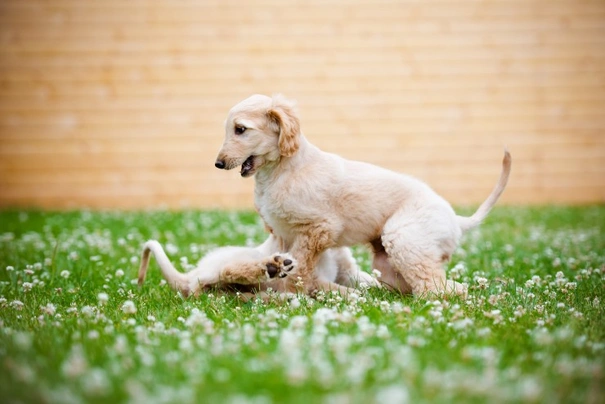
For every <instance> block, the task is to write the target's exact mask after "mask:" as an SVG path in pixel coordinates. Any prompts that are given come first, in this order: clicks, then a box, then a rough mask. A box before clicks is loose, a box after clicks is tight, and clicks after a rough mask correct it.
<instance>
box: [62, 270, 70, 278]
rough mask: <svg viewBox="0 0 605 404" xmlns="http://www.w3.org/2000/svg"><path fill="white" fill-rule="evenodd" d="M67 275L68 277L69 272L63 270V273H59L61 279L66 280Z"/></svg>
mask: <svg viewBox="0 0 605 404" xmlns="http://www.w3.org/2000/svg"><path fill="white" fill-rule="evenodd" d="M69 275H70V274H69V271H67V270H63V271H61V277H62V278H65V279H67V278H69Z"/></svg>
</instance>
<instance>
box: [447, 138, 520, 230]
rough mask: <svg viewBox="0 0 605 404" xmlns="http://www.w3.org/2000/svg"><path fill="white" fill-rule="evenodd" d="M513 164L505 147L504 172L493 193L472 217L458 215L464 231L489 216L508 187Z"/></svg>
mask: <svg viewBox="0 0 605 404" xmlns="http://www.w3.org/2000/svg"><path fill="white" fill-rule="evenodd" d="M511 165H512V158H511V156H510V153H509V152H508V150H506V149H504V158H503V159H502V172H501V173H500V179H499V180H498V183H497V184H496V186H495V187H494V189H493V191H492V193H491V194H490V195H489V196H488V197H487V199H486V200H485V201H484V202H483V203H482V204H481V206H479V209H477V211H476V212H475V213H473V215H472V216H470V217H464V216H458V223H459V224H460V228H461V229H462V231H463V232H465V231H467V230H470V229H472V228H473V227H476V226H478V225H479V224H480V223H481V222H482V221H483V219H485V218H486V217H487V214H488V213H489V211H490V210H491V209H492V207H493V206H494V205H495V204H496V202H497V201H498V198H500V195H501V194H502V192H503V191H504V188H506V183H507V182H508V177H509V175H510V168H511Z"/></svg>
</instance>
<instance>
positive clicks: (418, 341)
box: [407, 335, 426, 348]
mask: <svg viewBox="0 0 605 404" xmlns="http://www.w3.org/2000/svg"><path fill="white" fill-rule="evenodd" d="M407 343H408V345H409V346H412V347H416V348H420V347H423V346H425V345H426V340H425V339H424V338H422V337H418V336H414V335H409V336H408V338H407Z"/></svg>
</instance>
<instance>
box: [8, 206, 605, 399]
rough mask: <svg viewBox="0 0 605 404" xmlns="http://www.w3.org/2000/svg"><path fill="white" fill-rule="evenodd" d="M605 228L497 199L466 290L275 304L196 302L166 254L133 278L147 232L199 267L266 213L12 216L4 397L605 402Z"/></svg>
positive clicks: (462, 264) (464, 272) (597, 216)
mask: <svg viewBox="0 0 605 404" xmlns="http://www.w3.org/2000/svg"><path fill="white" fill-rule="evenodd" d="M604 230H605V206H593V207H584V208H555V207H544V208H497V209H496V210H495V211H494V212H493V213H492V214H491V216H490V217H489V218H488V220H487V221H486V223H485V224H484V225H483V226H482V227H481V228H480V229H478V230H475V231H473V232H471V233H470V234H468V235H467V236H466V237H465V240H464V243H463V244H462V245H461V247H460V248H459V249H458V251H457V253H456V255H455V256H454V257H453V259H452V263H451V264H450V269H449V275H448V276H449V277H452V278H456V279H458V280H459V281H461V282H466V283H467V284H468V285H469V286H470V293H469V298H468V299H467V300H461V299H457V298H452V299H450V300H429V301H427V300H425V299H415V298H412V297H410V296H400V295H398V294H396V293H393V292H389V291H387V290H369V291H367V292H360V293H359V296H357V297H354V298H353V299H352V300H350V301H344V300H342V299H341V298H340V297H339V296H336V295H327V296H322V295H320V296H318V299H317V300H314V299H309V298H306V297H304V296H300V297H298V298H297V299H294V300H293V301H291V302H289V303H282V304H280V303H268V304H266V303H261V302H249V303H241V302H239V301H238V300H236V299H235V298H233V297H232V296H224V295H223V296H221V295H219V294H216V293H215V294H210V295H204V296H202V297H201V298H199V299H183V298H181V297H180V296H178V295H177V294H175V293H174V292H173V291H171V290H170V289H169V288H168V287H167V286H165V285H163V286H162V285H161V284H160V283H161V276H160V274H159V271H158V269H157V266H156V265H155V263H152V267H151V268H150V273H149V276H148V279H147V282H146V284H145V286H144V287H143V288H142V289H138V287H137V286H136V285H135V284H133V282H132V281H133V280H134V279H135V278H136V270H137V265H138V257H139V251H140V247H141V245H142V242H143V241H144V240H146V239H149V238H156V239H158V240H159V241H160V242H161V243H163V244H164V245H165V246H166V245H169V244H170V245H172V246H171V247H168V250H169V251H170V252H171V254H170V256H171V258H172V260H173V261H174V262H175V263H176V264H177V266H179V267H180V268H187V267H188V266H189V265H191V264H194V263H195V262H196V261H197V260H199V259H200V258H201V257H202V256H203V255H204V254H205V252H207V251H208V250H209V249H211V248H213V247H215V246H219V245H229V244H230V245H243V244H250V245H253V244H256V243H259V242H261V241H262V240H263V239H264V237H265V234H264V231H263V226H262V224H261V223H260V222H259V220H258V219H257V217H256V215H255V214H253V213H223V212H193V211H188V212H180V213H173V212H144V213H143V212H141V213H91V212H70V213H43V212H36V211H27V212H17V211H5V212H0V397H2V402H7V403H9V402H36V403H37V402H53V403H78V402H93V403H94V402H99V403H101V402H102V403H106V402H110V401H114V402H145V403H151V402H166V403H169V402H180V403H187V402H191V403H198V402H208V403H218V402H221V403H222V402H238V403H283V402H288V403H323V402H325V403H371V402H376V403H404V402H412V403H423V402H425V403H433V402H478V403H484V402H490V403H492V402H548V403H551V402H560V403H569V402H595V403H596V402H603V401H604V400H605V387H604V386H605V375H604V371H605V308H604V307H605V305H604V303H605V237H604V236H603V233H604ZM355 253H356V256H357V257H358V259H359V262H360V264H361V265H362V267H363V269H364V270H367V271H369V270H371V268H370V260H369V256H368V254H367V252H366V251H365V250H364V249H362V248H356V249H355ZM104 294H105V295H104ZM128 300H130V301H132V302H133V303H134V306H135V307H136V313H133V314H129V313H125V312H124V310H123V306H124V303H125V302H126V301H128Z"/></svg>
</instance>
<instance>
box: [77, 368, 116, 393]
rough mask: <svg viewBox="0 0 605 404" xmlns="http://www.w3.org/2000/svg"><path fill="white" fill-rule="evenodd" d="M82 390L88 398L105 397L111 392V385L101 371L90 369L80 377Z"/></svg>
mask: <svg viewBox="0 0 605 404" xmlns="http://www.w3.org/2000/svg"><path fill="white" fill-rule="evenodd" d="M82 388H83V389H84V392H85V393H86V394H87V395H89V396H94V397H98V396H105V395H107V394H109V392H110V391H111V383H110V382H109V378H108V377H107V374H106V373H105V371H104V370H102V369H98V368H95V369H91V370H90V371H89V372H87V373H86V374H84V375H83V376H82Z"/></svg>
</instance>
